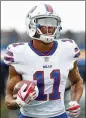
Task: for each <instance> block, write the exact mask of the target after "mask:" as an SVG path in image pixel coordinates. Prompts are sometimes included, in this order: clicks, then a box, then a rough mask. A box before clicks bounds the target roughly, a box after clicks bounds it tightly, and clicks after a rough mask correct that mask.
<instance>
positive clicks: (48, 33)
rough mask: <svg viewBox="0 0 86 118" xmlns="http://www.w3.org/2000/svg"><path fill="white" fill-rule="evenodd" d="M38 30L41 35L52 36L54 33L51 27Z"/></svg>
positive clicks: (53, 28)
mask: <svg viewBox="0 0 86 118" xmlns="http://www.w3.org/2000/svg"><path fill="white" fill-rule="evenodd" d="M40 30H41V32H42V33H43V34H46V35H53V33H54V31H55V27H53V26H41V28H40Z"/></svg>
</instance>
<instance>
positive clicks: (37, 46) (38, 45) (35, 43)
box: [32, 40, 54, 52]
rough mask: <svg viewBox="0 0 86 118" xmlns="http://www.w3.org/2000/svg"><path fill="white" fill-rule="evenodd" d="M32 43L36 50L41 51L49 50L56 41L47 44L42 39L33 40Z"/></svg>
mask: <svg viewBox="0 0 86 118" xmlns="http://www.w3.org/2000/svg"><path fill="white" fill-rule="evenodd" d="M32 43H33V46H34V48H35V49H36V50H38V51H40V52H48V51H49V50H50V49H51V48H52V47H53V43H54V42H51V43H47V44H45V43H43V42H42V41H39V40H33V41H32Z"/></svg>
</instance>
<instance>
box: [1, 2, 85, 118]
mask: <svg viewBox="0 0 86 118" xmlns="http://www.w3.org/2000/svg"><path fill="white" fill-rule="evenodd" d="M33 3H34V4H33ZM38 3H47V4H51V5H52V6H53V7H54V9H55V10H56V12H57V13H58V15H59V16H60V17H61V19H62V28H63V30H62V31H61V35H60V36H59V38H70V39H73V40H75V42H76V43H77V44H78V46H79V48H80V50H81V55H80V57H79V59H78V67H79V71H80V74H81V76H82V78H83V80H84V87H85V82H86V79H85V64H86V63H85V62H86V60H85V51H86V50H85V1H1V59H0V65H1V79H0V89H1V94H0V95H1V118H18V115H19V110H13V111H12V110H8V109H7V108H6V106H5V104H4V97H5V88H6V81H7V78H8V66H7V65H6V64H4V62H3V57H4V53H5V51H6V48H7V46H8V45H9V44H11V43H16V42H27V41H29V40H30V39H29V37H28V35H27V33H26V29H25V17H26V14H27V13H28V11H29V10H30V8H32V7H33V5H35V4H38ZM69 101H70V86H69V84H68V83H67V86H66V93H65V105H67V103H68V102H69ZM80 105H81V109H82V110H81V115H80V117H79V118H85V89H84V92H83V95H82V98H81V100H80Z"/></svg>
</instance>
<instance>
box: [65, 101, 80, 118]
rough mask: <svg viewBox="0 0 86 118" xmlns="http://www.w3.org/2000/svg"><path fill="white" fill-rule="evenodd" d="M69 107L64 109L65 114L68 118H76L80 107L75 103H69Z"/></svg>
mask: <svg viewBox="0 0 86 118" xmlns="http://www.w3.org/2000/svg"><path fill="white" fill-rule="evenodd" d="M68 105H69V107H68V108H67V109H66V112H67V114H68V116H70V117H72V118H77V117H78V116H79V115H80V110H81V108H80V105H79V104H78V102H77V101H71V102H69V104H68Z"/></svg>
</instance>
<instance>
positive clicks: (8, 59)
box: [4, 44, 16, 65]
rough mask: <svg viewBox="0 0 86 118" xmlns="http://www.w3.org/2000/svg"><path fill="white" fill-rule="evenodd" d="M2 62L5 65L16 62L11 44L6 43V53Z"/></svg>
mask: <svg viewBox="0 0 86 118" xmlns="http://www.w3.org/2000/svg"><path fill="white" fill-rule="evenodd" d="M4 63H5V64H7V65H12V64H16V59H15V50H14V47H13V45H12V44H10V45H8V47H7V50H6V53H5V55H4Z"/></svg>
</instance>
